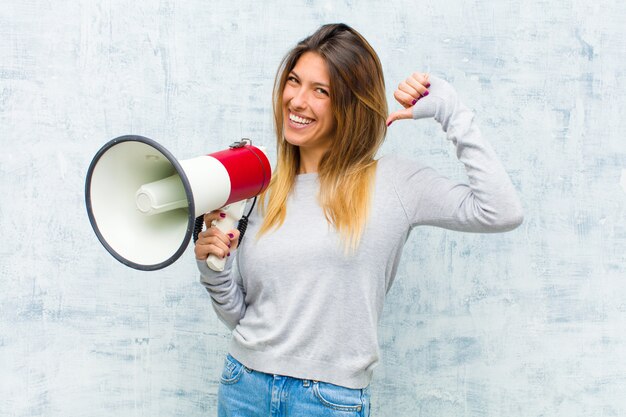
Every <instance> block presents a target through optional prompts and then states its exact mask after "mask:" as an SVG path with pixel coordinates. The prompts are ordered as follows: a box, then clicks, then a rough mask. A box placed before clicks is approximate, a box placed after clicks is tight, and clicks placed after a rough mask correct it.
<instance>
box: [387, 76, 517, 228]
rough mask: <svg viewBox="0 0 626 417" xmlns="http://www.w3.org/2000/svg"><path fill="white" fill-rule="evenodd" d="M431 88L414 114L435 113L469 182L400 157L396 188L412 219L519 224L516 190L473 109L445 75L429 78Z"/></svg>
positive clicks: (460, 224) (457, 224)
mask: <svg viewBox="0 0 626 417" xmlns="http://www.w3.org/2000/svg"><path fill="white" fill-rule="evenodd" d="M430 83H431V86H430V88H429V92H430V94H429V95H428V96H427V97H425V98H423V99H421V100H419V101H418V102H417V104H416V105H415V106H414V107H413V118H414V119H421V118H427V117H434V118H435V120H437V122H439V123H440V125H441V127H442V129H443V131H444V132H445V133H446V136H447V139H448V140H450V141H451V142H452V143H453V144H454V145H455V146H456V154H457V157H458V159H459V161H461V162H462V163H463V165H464V166H465V170H466V173H467V176H468V180H469V184H462V183H457V182H454V181H451V180H450V179H448V178H446V177H444V176H442V175H439V174H438V173H437V172H436V171H435V170H433V169H432V168H429V167H426V166H420V165H419V164H415V163H412V164H406V163H399V164H398V166H396V167H395V172H396V175H394V179H395V182H394V188H395V190H396V193H397V195H398V198H399V199H400V201H401V204H402V206H403V208H404V211H405V213H406V215H407V220H408V222H409V224H410V225H411V226H412V227H413V226H417V225H431V226H438V227H443V228H446V229H451V230H459V231H466V232H504V231H508V230H512V229H514V228H516V227H517V226H519V225H520V224H521V223H522V221H523V212H522V206H521V204H520V201H519V199H518V197H517V193H516V191H515V188H514V187H513V184H512V183H511V180H510V179H509V176H508V174H507V173H506V171H505V169H504V167H503V166H502V164H501V163H500V161H499V160H498V157H497V156H496V154H495V152H494V150H493V148H492V147H491V145H490V144H489V142H487V141H486V140H485V139H484V138H483V137H482V136H481V134H480V131H479V129H478V127H477V126H476V124H475V122H474V114H473V113H472V112H471V111H470V110H469V109H468V108H467V107H466V106H465V105H464V104H463V103H461V101H460V100H459V98H458V96H457V94H456V91H455V90H454V88H453V87H452V86H451V85H450V84H448V83H447V82H446V81H444V80H442V79H439V78H436V77H432V76H431V78H430Z"/></svg>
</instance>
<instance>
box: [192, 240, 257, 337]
mask: <svg viewBox="0 0 626 417" xmlns="http://www.w3.org/2000/svg"><path fill="white" fill-rule="evenodd" d="M236 253H237V250H234V251H232V252H231V256H230V257H229V258H228V259H227V261H226V265H225V266H224V271H222V272H215V271H213V270H212V269H210V268H209V267H208V266H207V264H206V262H205V261H200V260H196V263H197V265H198V269H199V270H200V282H201V283H202V285H203V286H204V287H205V288H206V290H207V292H208V293H209V295H210V296H211V302H212V304H213V309H214V310H215V312H216V313H217V316H218V317H219V318H220V320H221V321H222V322H223V323H224V324H225V325H226V326H227V327H228V328H229V329H230V330H233V329H234V328H235V327H236V326H237V324H239V320H241V318H242V317H243V315H244V314H245V312H246V303H245V298H246V294H245V291H244V288H243V283H242V280H241V276H240V274H239V271H238V269H237V267H236V261H235V260H234V259H235V258H236V257H237V255H236Z"/></svg>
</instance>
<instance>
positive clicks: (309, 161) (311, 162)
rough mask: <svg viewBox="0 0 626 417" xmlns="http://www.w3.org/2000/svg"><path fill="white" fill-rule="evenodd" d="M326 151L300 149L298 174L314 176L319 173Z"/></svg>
mask: <svg viewBox="0 0 626 417" xmlns="http://www.w3.org/2000/svg"><path fill="white" fill-rule="evenodd" d="M324 153H326V150H325V149H306V148H302V147H301V148H300V166H299V168H298V174H312V173H315V172H317V171H318V168H319V165H320V161H321V160H322V156H324Z"/></svg>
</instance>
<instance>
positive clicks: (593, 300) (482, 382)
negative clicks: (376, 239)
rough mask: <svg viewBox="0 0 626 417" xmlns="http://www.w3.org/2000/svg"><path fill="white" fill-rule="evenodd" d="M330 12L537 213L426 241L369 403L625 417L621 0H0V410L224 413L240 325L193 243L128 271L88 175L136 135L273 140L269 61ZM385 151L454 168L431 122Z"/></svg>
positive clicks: (390, 322)
mask: <svg viewBox="0 0 626 417" xmlns="http://www.w3.org/2000/svg"><path fill="white" fill-rule="evenodd" d="M331 21H344V22H346V23H349V24H351V25H353V26H354V27H356V28H357V29H358V30H360V31H361V32H362V33H363V34H364V35H365V36H366V37H367V38H368V39H369V40H370V42H371V43H372V44H373V46H374V47H375V48H376V50H377V51H378V52H379V54H380V57H381V60H382V62H383V65H384V67H385V71H386V73H385V75H386V80H387V83H388V88H389V98H390V100H391V94H392V91H393V88H395V86H396V85H397V83H398V82H399V81H401V80H402V79H404V78H405V77H406V76H407V75H408V74H409V73H410V72H412V71H414V70H427V71H430V72H432V73H434V74H439V75H441V76H443V77H445V78H447V79H448V80H449V81H451V82H452V83H453V85H455V86H456V88H457V90H458V91H459V93H460V95H461V96H462V97H463V98H464V100H465V102H466V103H467V104H468V105H469V106H470V107H472V108H474V109H475V110H476V113H477V118H478V120H479V124H480V126H481V128H482V131H483V133H484V134H485V135H486V136H487V137H488V138H489V139H490V140H491V141H492V143H493V145H494V147H495V148H496V150H497V152H498V154H499V155H500V157H501V159H502V161H503V163H504V165H505V166H506V167H507V169H508V171H509V172H510V175H511V177H512V179H513V181H514V183H515V185H516V187H517V189H518V190H519V192H520V195H521V198H522V200H523V203H524V206H525V209H526V220H525V222H524V224H523V225H522V226H521V227H520V228H519V229H517V230H516V231H514V232H511V233H508V234H502V235H471V234H461V233H456V232H448V231H444V230H438V229H433V228H421V229H419V230H416V231H415V232H414V233H413V235H412V237H411V239H410V240H409V242H408V243H407V246H406V250H405V255H404V258H403V263H402V265H401V268H400V271H399V276H398V278H397V281H396V284H395V286H394V287H393V289H392V291H391V292H390V294H389V297H388V301H387V305H386V310H385V315H384V318H383V320H382V323H381V327H380V342H381V345H382V347H383V360H382V363H381V365H380V366H379V368H378V369H377V371H376V377H375V380H374V382H373V401H374V409H373V415H375V416H398V415H406V416H409V415H411V416H420V417H425V416H476V417H478V416H481V417H500V416H529V417H530V416H549V417H552V416H564V417H565V416H567V417H571V416H584V417H592V416H594V417H595V416H597V417H600V416H603V417H608V416H626V192H625V190H624V187H626V185H622V186H621V187H620V178H622V181H623V183H622V184H624V183H626V173H625V171H623V170H624V169H626V142H625V140H624V133H623V132H625V131H626V117H624V113H625V112H626V95H625V94H624V93H625V84H624V81H625V77H626V65H625V64H624V63H625V62H626V56H625V55H626V54H625V52H626V34H625V30H624V23H623V22H624V21H626V7H625V6H624V5H623V2H620V1H617V0H615V1H600V2H595V3H594V2H583V1H566V0H559V1H552V2H548V1H540V0H530V1H525V2H511V1H503V2H486V1H478V0H474V1H461V0H452V1H446V2H439V1H431V0H426V1H422V2H414V1H408V0H400V1H390V2H385V1H379V0H378V1H373V0H371V1H370V0H367V1H359V2H356V1H341V2H336V1H324V0H309V1H306V2H293V1H269V2H235V1H210V2H209V1H181V0H162V1H159V2H155V1H147V2H137V1H130V0H118V1H114V0H110V1H100V2H92V1H84V0H83V1H66V0H59V1H55V2H49V1H18V0H3V1H2V4H1V5H0V144H1V149H2V151H1V152H0V228H1V229H0V230H1V234H2V243H0V283H1V287H0V415H2V416H110V415H115V416H204V415H214V414H215V405H216V390H217V383H218V382H217V381H218V374H219V372H220V368H221V365H222V361H223V359H222V358H223V355H224V353H225V351H226V346H227V341H228V338H229V336H228V334H227V331H226V329H225V327H224V326H223V325H222V324H221V323H220V322H218V320H217V319H216V317H215V315H214V313H213V311H212V309H211V307H210V304H209V300H208V296H207V295H206V293H205V292H204V290H203V289H202V288H201V286H200V284H199V283H198V276H197V273H196V269H195V265H194V262H193V253H192V251H191V249H189V250H188V251H187V253H186V254H185V255H184V256H183V258H182V259H181V260H180V261H179V262H178V263H176V264H175V265H173V266H171V267H169V268H167V269H164V270H161V271H158V272H153V273H145V272H139V271H135V270H131V269H127V268H125V267H124V266H123V265H121V264H119V263H117V262H116V261H115V260H114V259H113V258H111V257H110V256H109V255H108V254H107V253H106V252H105V250H104V249H103V248H102V247H101V246H100V244H99V243H98V242H97V240H96V238H95V236H94V234H93V232H92V230H91V228H90V226H89V222H88V220H87V216H86V212H85V207H84V202H83V186H84V177H85V173H86V170H87V166H88V164H89V162H90V161H91V158H92V156H93V155H94V153H95V152H96V151H97V150H98V149H99V148H100V146H101V145H102V144H104V143H105V142H106V141H108V140H109V139H111V138H113V137H116V136H119V135H122V134H126V133H135V134H142V135H145V136H148V137H151V138H154V139H156V140H158V141H160V142H161V143H163V144H164V145H165V146H166V147H168V148H169V149H170V150H171V151H172V152H173V153H174V154H175V155H177V156H179V157H180V158H183V159H184V158H189V157H193V156H196V155H199V154H201V153H205V152H210V151H216V150H219V149H222V148H224V147H225V146H226V145H227V144H229V143H230V142H231V141H232V140H234V139H237V138H239V137H242V136H248V137H251V138H254V139H255V140H256V141H257V142H258V143H265V144H267V145H269V147H270V149H273V139H272V125H271V118H270V112H269V100H270V91H271V86H272V79H273V75H274V71H275V69H276V67H277V64H278V62H279V60H280V58H281V56H282V55H283V53H284V52H285V51H286V50H287V49H288V48H289V47H290V46H291V45H293V44H294V42H296V41H297V40H298V39H300V38H302V37H304V36H305V35H307V34H309V33H310V32H311V31H313V30H314V29H315V28H316V27H317V26H318V25H319V24H321V23H325V22H331ZM392 108H397V106H395V105H392ZM385 152H387V153H391V152H402V153H405V154H408V155H412V156H413V157H415V158H420V159H422V160H425V161H427V162H428V163H429V164H431V165H432V166H434V167H436V168H437V169H438V170H439V171H441V172H444V173H446V174H448V175H450V176H452V177H457V178H459V179H462V178H463V169H462V166H461V164H460V163H458V162H457V161H456V159H455V154H454V151H453V149H452V148H451V147H450V145H449V144H448V143H446V142H445V140H444V138H443V136H442V134H441V132H440V130H439V128H438V127H437V126H436V124H434V122H433V123H429V122H427V121H422V122H419V123H418V122H414V123H411V122H405V123H399V122H398V123H396V124H394V126H392V129H391V130H390V133H389V136H388V141H387V143H386V145H385ZM392 220H393V219H390V221H392Z"/></svg>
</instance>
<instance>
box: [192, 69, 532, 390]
mask: <svg viewBox="0 0 626 417" xmlns="http://www.w3.org/2000/svg"><path fill="white" fill-rule="evenodd" d="M429 90H430V95H429V96H428V97H426V98H423V99H421V100H420V101H418V103H417V105H416V106H415V107H414V110H413V117H414V118H415V119H418V118H424V117H434V118H435V119H436V120H437V121H438V122H439V123H440V124H441V126H442V128H443V130H444V131H445V132H446V134H447V138H448V139H449V140H450V141H451V142H452V143H453V144H454V145H455V146H456V150H457V156H458V158H459V160H460V161H461V162H462V163H463V164H464V165H465V169H466V171H467V176H468V178H469V185H466V184H459V183H456V182H454V181H451V180H449V179H448V178H446V177H444V176H442V175H439V174H438V173H437V172H436V171H434V170H433V169H431V168H429V167H427V166H425V165H423V164H421V163H419V162H415V161H408V160H405V159H402V158H399V157H395V156H385V157H382V158H380V159H379V161H378V166H377V171H376V177H375V178H376V179H375V184H374V192H373V195H372V200H371V212H370V213H371V214H370V218H369V220H368V223H367V226H366V229H365V232H364V234H363V237H362V239H361V242H360V246H359V248H358V250H357V251H356V252H355V253H352V254H349V255H346V254H345V252H344V249H343V242H342V241H341V239H340V237H339V236H338V234H337V233H336V231H335V230H334V229H333V228H332V227H331V226H329V225H328V223H327V221H326V219H325V217H324V214H323V211H322V208H321V207H320V205H319V204H318V201H317V198H316V196H317V192H318V188H319V183H318V179H317V174H303V175H298V176H297V179H296V183H295V187H294V189H293V192H292V194H291V195H290V197H289V199H288V202H287V218H286V220H285V223H284V224H283V225H282V227H280V228H279V229H277V230H276V231H271V232H270V233H268V234H265V235H264V236H262V237H261V238H260V239H258V240H257V238H256V233H257V231H258V230H259V226H260V224H261V220H262V219H261V217H260V216H259V214H258V213H256V212H255V213H254V214H253V215H252V216H251V219H250V223H249V226H248V231H247V236H246V238H245V239H244V240H243V242H242V245H241V247H240V248H239V249H238V250H236V251H233V253H232V254H231V256H230V257H229V258H228V262H227V264H226V268H225V269H224V272H222V273H217V272H213V271H211V270H210V269H208V268H207V266H206V264H205V263H204V261H198V268H199V269H200V272H201V282H202V284H203V285H204V286H205V287H206V289H207V290H208V292H209V294H210V296H211V299H212V303H213V307H214V309H215V311H216V312H217V314H218V316H219V317H220V319H221V320H222V321H223V322H224V323H225V324H226V325H227V326H228V327H229V328H230V329H232V334H233V337H232V341H231V345H230V353H231V354H232V355H233V356H234V357H235V358H237V359H238V360H239V361H241V362H242V363H243V364H244V365H246V366H247V367H249V368H252V369H255V370H258V371H262V372H266V373H271V374H279V375H287V376H292V377H296V378H302V379H311V380H320V381H325V382H330V383H333V384H336V385H342V386H345V387H349V388H364V387H366V386H367V385H368V384H369V382H370V380H371V378H372V370H373V369H374V367H375V366H376V365H377V363H378V361H379V348H378V337H377V326H378V321H379V319H380V315H381V313H382V310H383V301H384V299H385V294H386V293H387V292H388V291H389V288H390V287H391V285H392V283H393V280H394V277H395V275H396V270H397V268H398V264H399V262H400V256H401V254H402V247H403V246H404V243H405V241H406V240H407V238H408V236H409V233H410V232H411V230H412V229H413V228H414V227H415V226H419V225H431V226H439V227H444V228H446V229H452V230H459V231H466V232H504V231H508V230H512V229H514V228H515V227H517V226H518V225H519V224H520V223H521V222H522V217H523V215H522V208H521V205H520V202H519V200H518V198H517V195H516V192H515V190H514V188H513V186H512V184H511V182H510V180H509V177H508V175H507V173H506V171H505V170H504V168H503V167H502V165H501V164H500V162H499V161H498V159H497V157H496V155H495V153H494V151H493V149H492V148H491V146H490V145H489V143H488V142H487V141H486V140H485V139H483V138H482V136H481V135H480V132H479V130H478V128H477V127H476V125H475V123H474V121H473V119H474V116H473V113H472V112H471V111H470V110H469V109H468V108H467V107H465V106H464V105H463V104H462V103H461V102H460V101H459V100H458V97H457V94H456V92H455V91H454V89H453V88H452V87H451V86H450V85H449V84H448V83H447V82H445V81H443V80H440V79H438V78H434V77H432V79H431V87H430V89H429Z"/></svg>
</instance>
